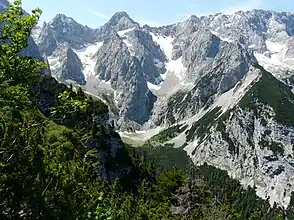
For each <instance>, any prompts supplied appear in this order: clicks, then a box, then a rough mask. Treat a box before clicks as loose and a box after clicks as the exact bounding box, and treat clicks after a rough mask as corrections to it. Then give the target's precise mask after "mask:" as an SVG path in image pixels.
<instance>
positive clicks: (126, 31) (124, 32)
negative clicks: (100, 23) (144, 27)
mask: <svg viewBox="0 0 294 220" xmlns="http://www.w3.org/2000/svg"><path fill="white" fill-rule="evenodd" d="M135 28H136V27H133V28H129V29H126V30H123V31H118V32H117V34H118V35H119V36H120V37H122V36H124V35H125V34H126V33H128V32H130V31H132V30H134V29H135Z"/></svg>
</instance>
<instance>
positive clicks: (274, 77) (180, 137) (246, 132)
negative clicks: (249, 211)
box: [0, 1, 294, 207]
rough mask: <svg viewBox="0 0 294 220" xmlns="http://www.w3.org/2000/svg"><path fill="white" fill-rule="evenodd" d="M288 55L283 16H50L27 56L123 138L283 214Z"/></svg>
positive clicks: (289, 174)
mask: <svg viewBox="0 0 294 220" xmlns="http://www.w3.org/2000/svg"><path fill="white" fill-rule="evenodd" d="M1 2H2V1H1ZM0 7H1V5H0ZM293 45H294V14H292V13H287V12H283V13H278V12H273V11H265V10H253V11H247V12H243V11H239V12H236V13H234V14H231V15H226V14H222V13H218V14H214V15H209V16H201V17H197V16H194V15H193V16H191V17H189V18H188V19H187V20H184V21H182V22H178V23H175V24H171V25H167V26H162V27H150V26H148V25H144V26H143V27H142V26H140V25H139V23H137V22H136V21H134V20H133V19H132V18H131V17H130V16H129V15H128V14H127V13H126V12H117V13H115V14H114V15H113V16H112V17H111V19H110V20H109V21H108V22H107V23H106V24H104V25H103V26H101V27H98V28H97V29H91V28H89V27H87V26H83V25H81V24H79V23H77V22H76V21H75V20H74V19H73V18H70V17H67V16H65V15H63V14H58V15H56V16H55V17H54V18H53V19H52V21H50V22H48V23H44V24H43V26H42V27H36V28H35V29H34V31H33V33H32V39H31V42H30V44H29V47H28V49H27V52H26V54H29V55H31V56H33V57H35V58H39V59H42V60H44V61H47V62H48V64H49V68H50V71H49V69H48V70H46V71H47V72H46V73H47V74H51V75H52V76H54V77H55V78H56V79H57V80H59V81H61V82H64V83H67V84H73V85H75V86H81V87H82V88H83V89H84V90H85V92H86V93H89V94H91V95H93V96H94V97H97V98H99V99H102V100H103V101H104V102H106V103H107V104H108V105H109V108H110V110H111V120H112V121H113V122H114V126H115V127H116V128H117V130H120V131H121V133H120V134H121V136H122V137H126V138H130V139H133V140H141V141H142V140H143V141H145V140H146V141H147V140H155V141H158V142H159V144H162V145H164V144H169V145H172V146H173V147H175V148H182V149H183V150H185V151H186V152H187V154H188V155H189V156H190V157H191V158H192V160H193V162H194V163H195V164H196V165H201V164H204V163H208V164H210V165H213V166H215V167H218V168H221V169H223V170H226V171H227V172H228V173H229V174H230V175H231V176H232V177H234V178H236V179H238V180H240V182H241V183H242V184H243V185H244V186H248V185H255V186H256V191H257V194H258V195H259V196H260V197H262V198H264V199H269V201H270V203H271V204H272V205H273V204H274V203H277V204H278V205H281V206H284V207H287V206H288V204H289V202H290V198H291V193H292V191H294V118H293V112H294V94H293V85H294V71H293V69H294V66H293V64H294V46H293Z"/></svg>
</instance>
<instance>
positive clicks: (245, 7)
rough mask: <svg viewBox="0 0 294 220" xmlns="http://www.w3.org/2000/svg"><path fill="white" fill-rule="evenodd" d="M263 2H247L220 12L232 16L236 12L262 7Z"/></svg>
mask: <svg viewBox="0 0 294 220" xmlns="http://www.w3.org/2000/svg"><path fill="white" fill-rule="evenodd" d="M263 3H264V0H248V1H245V2H242V3H239V4H237V5H234V6H232V7H229V8H225V9H224V10H222V11H223V12H224V13H226V14H233V13H235V12H237V11H250V10H253V9H258V8H260V7H261V6H263Z"/></svg>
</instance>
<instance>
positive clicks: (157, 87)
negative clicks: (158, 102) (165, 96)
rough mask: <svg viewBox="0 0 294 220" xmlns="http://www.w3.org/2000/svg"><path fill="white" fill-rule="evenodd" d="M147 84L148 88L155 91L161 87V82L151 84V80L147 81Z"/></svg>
mask: <svg viewBox="0 0 294 220" xmlns="http://www.w3.org/2000/svg"><path fill="white" fill-rule="evenodd" d="M147 86H148V88H149V90H155V91H158V90H160V88H161V84H159V85H155V84H152V83H151V82H147Z"/></svg>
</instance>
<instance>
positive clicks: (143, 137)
mask: <svg viewBox="0 0 294 220" xmlns="http://www.w3.org/2000/svg"><path fill="white" fill-rule="evenodd" d="M165 129H166V127H156V128H154V129H150V130H145V131H135V132H134V133H131V132H118V133H119V135H120V136H121V137H127V138H130V139H133V140H139V141H147V140H148V139H150V138H151V137H153V136H155V135H157V134H159V133H160V132H161V131H163V130H165Z"/></svg>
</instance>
